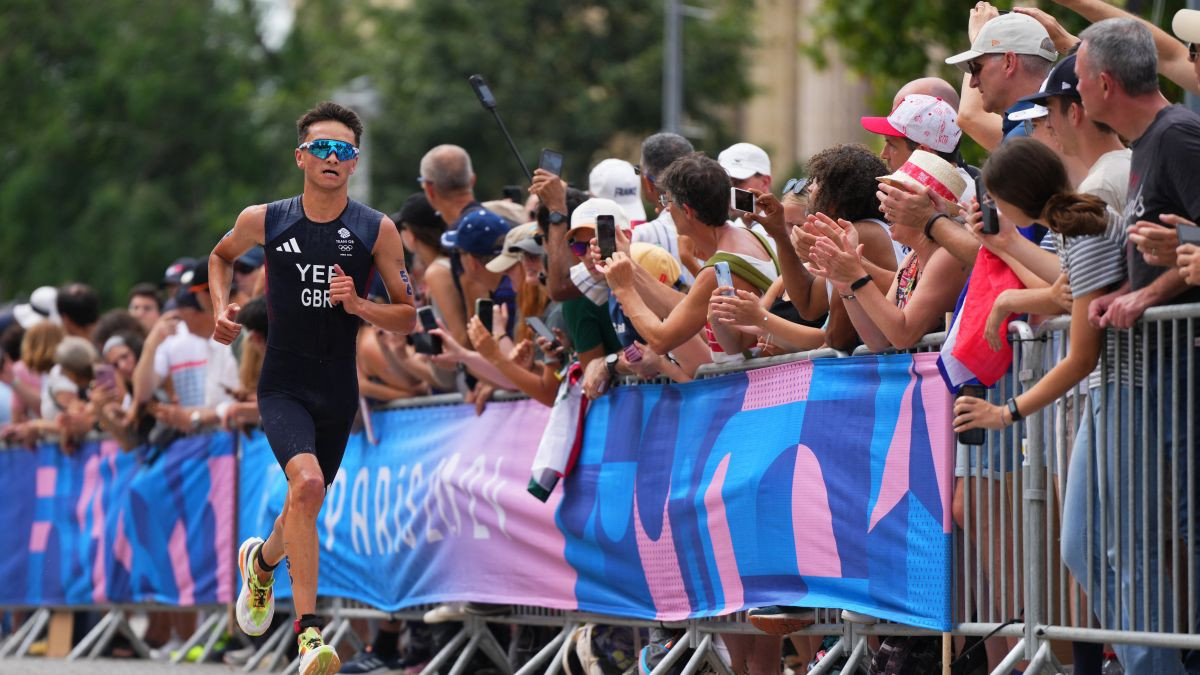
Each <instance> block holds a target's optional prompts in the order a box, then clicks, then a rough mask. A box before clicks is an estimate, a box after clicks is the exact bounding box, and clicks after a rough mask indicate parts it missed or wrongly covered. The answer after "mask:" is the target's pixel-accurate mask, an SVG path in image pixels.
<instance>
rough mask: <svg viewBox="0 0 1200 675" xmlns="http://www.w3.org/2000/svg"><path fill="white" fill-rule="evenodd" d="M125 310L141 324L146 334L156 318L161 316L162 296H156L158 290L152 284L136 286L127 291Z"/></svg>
mask: <svg viewBox="0 0 1200 675" xmlns="http://www.w3.org/2000/svg"><path fill="white" fill-rule="evenodd" d="M126 309H128V310H129V313H130V314H132V315H133V318H135V319H137V320H138V321H140V322H141V323H142V328H143V329H144V330H145V332H146V333H149V332H150V329H151V328H154V324H155V322H157V321H158V317H159V316H161V315H162V296H160V295H159V294H158V289H157V288H155V287H154V284H145V283H142V284H136V285H135V286H134V287H133V288H131V289H129V299H128V305H127V306H126Z"/></svg>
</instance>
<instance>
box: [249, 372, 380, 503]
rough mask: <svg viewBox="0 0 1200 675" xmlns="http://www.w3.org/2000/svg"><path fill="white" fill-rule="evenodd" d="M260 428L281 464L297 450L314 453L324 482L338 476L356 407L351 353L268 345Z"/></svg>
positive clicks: (260, 393) (260, 391) (260, 387)
mask: <svg viewBox="0 0 1200 675" xmlns="http://www.w3.org/2000/svg"><path fill="white" fill-rule="evenodd" d="M258 411H259V414H260V415H261V416H262V426H263V432H265V433H266V435H267V441H268V442H269V443H270V444H271V450H272V451H273V452H274V453H275V459H276V460H278V461H279V466H281V467H284V468H285V469H286V468H287V463H288V462H289V461H290V460H291V459H292V458H293V457H295V456H296V455H299V454H302V453H309V454H313V455H316V456H317V463H318V464H320V465H321V473H322V475H323V476H324V481H325V485H326V486H328V485H329V484H330V483H332V482H333V479H334V478H336V477H337V471H338V467H339V466H341V464H342V455H343V454H344V453H345V452H346V441H347V439H349V438H350V426H351V425H352V424H354V415H355V414H356V413H357V412H358V369H357V368H356V366H355V362H354V358H353V357H351V358H345V359H334V360H323V361H318V360H315V359H309V358H305V357H303V356H298V355H296V354H292V353H289V352H285V351H280V350H277V349H270V348H268V349H267V353H266V356H265V357H264V359H263V367H262V375H261V376H260V377H259V380H258Z"/></svg>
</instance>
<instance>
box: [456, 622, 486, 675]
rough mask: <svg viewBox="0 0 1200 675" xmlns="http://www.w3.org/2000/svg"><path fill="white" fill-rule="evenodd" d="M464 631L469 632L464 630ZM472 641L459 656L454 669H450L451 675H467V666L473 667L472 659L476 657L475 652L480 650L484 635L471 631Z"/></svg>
mask: <svg viewBox="0 0 1200 675" xmlns="http://www.w3.org/2000/svg"><path fill="white" fill-rule="evenodd" d="M464 630H467V629H465V628H464ZM471 632H472V633H474V634H473V635H471V639H470V641H468V642H467V646H466V647H464V648H463V650H462V652H461V653H460V654H459V655H458V660H456V661H455V662H454V667H453V668H451V669H450V675H466V672H467V666H469V665H471V657H472V656H475V652H476V651H477V650H478V649H479V641H480V640H481V639H483V635H482V634H481V633H479V632H478V631H471Z"/></svg>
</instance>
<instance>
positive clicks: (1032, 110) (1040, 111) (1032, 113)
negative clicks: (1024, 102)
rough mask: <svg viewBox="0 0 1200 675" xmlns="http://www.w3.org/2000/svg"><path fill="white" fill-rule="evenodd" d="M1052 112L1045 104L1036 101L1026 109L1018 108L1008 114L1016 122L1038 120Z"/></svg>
mask: <svg viewBox="0 0 1200 675" xmlns="http://www.w3.org/2000/svg"><path fill="white" fill-rule="evenodd" d="M1049 114H1050V109H1049V108H1047V107H1046V106H1044V105H1038V104H1036V103H1034V104H1033V105H1031V106H1029V107H1028V108H1026V109H1024V110H1018V111H1017V112H1014V113H1009V114H1008V119H1010V120H1012V121H1014V122H1024V121H1025V120H1036V119H1041V118H1043V117H1045V116H1046V115H1049Z"/></svg>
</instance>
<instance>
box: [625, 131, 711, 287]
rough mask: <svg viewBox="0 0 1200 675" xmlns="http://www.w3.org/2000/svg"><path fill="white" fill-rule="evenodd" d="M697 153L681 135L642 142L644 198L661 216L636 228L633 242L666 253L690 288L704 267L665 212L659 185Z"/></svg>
mask: <svg viewBox="0 0 1200 675" xmlns="http://www.w3.org/2000/svg"><path fill="white" fill-rule="evenodd" d="M694 150H695V149H694V148H693V147H692V144H691V142H690V141H688V140H687V139H686V138H684V137H683V136H680V135H679V134H673V133H669V132H665V131H664V132H661V133H657V134H654V135H653V136H648V137H647V138H646V140H644V141H642V158H641V163H640V164H639V165H638V166H637V167H635V168H636V169H637V171H638V173H639V175H640V176H641V178H642V196H643V197H644V198H645V199H646V200H647V201H649V202H650V203H651V204H652V205H654V206H655V207H656V208H658V216H657V217H656V218H655V219H654V220H651V221H650V222H648V223H644V224H642V225H641V226H639V227H636V228H634V230H633V241H640V242H645V243H647V244H654V245H655V246H660V247H662V248H664V249H666V250H667V252H668V253H670V254H671V256H672V257H673V258H675V259H676V260H678V261H679V264H680V266H681V267H683V271H682V272H681V273H680V274H681V277H682V281H683V283H684V285H687V286H691V285H692V282H693V281H695V275H696V274H697V273H698V272H699V271H700V263H699V261H697V260H696V257H695V256H694V255H693V254H692V248H691V244H690V243H689V242H688V240H686V239H684V240H682V241H681V240H680V239H679V231H678V230H677V229H676V227H675V221H673V220H672V219H671V210H670V209H666V208H661V206H660V200H661V195H662V191H661V190H660V189H659V188H658V185H657V183H656V182H655V181H656V180H657V177H658V176H660V175H662V172H663V171H666V170H667V167H668V166H670V165H671V162H674V161H675V160H677V159H679V158H680V157H684V156H686V155H690V154H691V153H692V152H693V151H694Z"/></svg>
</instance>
